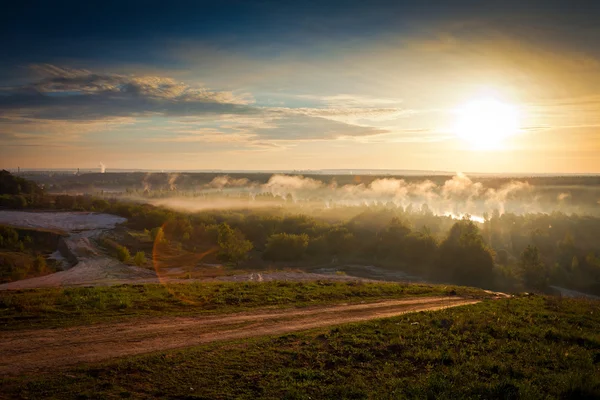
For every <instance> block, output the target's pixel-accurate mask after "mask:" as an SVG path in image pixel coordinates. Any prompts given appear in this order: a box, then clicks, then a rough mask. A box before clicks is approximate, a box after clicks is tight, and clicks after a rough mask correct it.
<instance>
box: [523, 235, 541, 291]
mask: <svg viewBox="0 0 600 400" xmlns="http://www.w3.org/2000/svg"><path fill="white" fill-rule="evenodd" d="M519 270H520V273H521V277H522V279H523V283H524V284H525V286H526V287H529V288H532V289H535V290H544V289H546V287H547V286H548V270H547V268H546V266H545V265H544V262H543V261H542V259H541V258H540V252H539V250H538V248H537V247H535V246H531V245H529V246H527V248H526V249H525V250H524V251H523V253H521V258H520V260H519Z"/></svg>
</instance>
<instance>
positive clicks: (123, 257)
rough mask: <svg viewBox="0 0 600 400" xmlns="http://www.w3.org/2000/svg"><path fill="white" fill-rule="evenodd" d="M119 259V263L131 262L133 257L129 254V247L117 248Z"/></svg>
mask: <svg viewBox="0 0 600 400" xmlns="http://www.w3.org/2000/svg"><path fill="white" fill-rule="evenodd" d="M117 258H118V259H119V261H121V262H124V263H126V262H127V261H129V259H130V258H131V255H130V254H129V250H128V249H127V247H125V246H118V247H117Z"/></svg>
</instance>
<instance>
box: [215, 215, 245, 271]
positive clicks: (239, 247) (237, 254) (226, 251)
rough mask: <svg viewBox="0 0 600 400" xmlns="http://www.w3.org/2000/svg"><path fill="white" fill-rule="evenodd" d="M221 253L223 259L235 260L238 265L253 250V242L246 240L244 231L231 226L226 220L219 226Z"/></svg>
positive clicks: (220, 256)
mask: <svg viewBox="0 0 600 400" xmlns="http://www.w3.org/2000/svg"><path fill="white" fill-rule="evenodd" d="M217 243H218V244H219V253H218V256H219V258H221V259H222V260H225V261H231V262H234V263H235V264H236V265H238V264H239V263H240V261H243V260H245V259H246V258H247V257H248V252H249V251H250V250H252V242H250V241H249V240H246V238H245V237H244V235H243V234H242V232H240V231H239V230H237V229H233V228H231V227H230V226H229V225H228V224H227V223H226V222H223V223H222V224H220V225H219V227H218V239H217Z"/></svg>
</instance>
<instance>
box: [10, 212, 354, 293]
mask: <svg viewBox="0 0 600 400" xmlns="http://www.w3.org/2000/svg"><path fill="white" fill-rule="evenodd" d="M125 221H126V220H125V219H124V218H121V217H118V216H115V215H110V214H97V213H84V212H28V211H0V224H7V225H12V226H16V227H25V228H41V229H57V230H60V231H64V232H67V234H68V235H69V236H68V237H66V238H64V242H65V245H66V246H67V247H68V250H69V251H70V252H71V253H72V254H74V255H75V256H76V258H77V260H78V262H77V263H76V265H75V266H73V267H71V268H68V269H66V270H64V271H60V272H56V273H54V274H50V275H45V276H41V277H37V278H30V279H24V280H20V281H16V282H10V283H5V284H1V285H0V290H21V289H33V288H42V287H62V286H110V285H121V284H128V283H135V284H140V283H165V282H170V283H173V282H182V283H183V282H193V281H195V280H193V279H177V278H172V277H169V276H162V277H161V278H160V279H159V277H158V276H157V275H156V272H155V271H154V270H150V269H146V268H139V267H135V266H131V265H125V264H123V263H121V262H119V261H118V260H116V259H114V258H112V257H109V256H107V255H106V254H104V253H103V252H102V250H101V249H99V248H98V247H97V246H96V245H95V243H94V240H95V239H97V238H98V237H99V236H100V235H101V234H102V233H104V232H106V231H107V230H110V229H114V228H115V226H116V225H117V224H120V223H123V222H125ZM51 257H53V258H55V259H56V258H61V254H60V252H58V253H57V252H55V253H54V254H53V255H52V256H51ZM205 280H211V279H205ZM214 280H217V281H233V282H242V281H257V282H262V281H273V280H284V281H310V280H336V281H349V280H353V281H355V280H364V279H360V278H356V277H352V276H345V275H335V274H322V273H320V274H319V273H303V272H265V273H249V274H242V275H232V276H222V277H219V278H216V279H214Z"/></svg>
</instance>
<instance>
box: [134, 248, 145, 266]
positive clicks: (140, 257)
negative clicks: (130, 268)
mask: <svg viewBox="0 0 600 400" xmlns="http://www.w3.org/2000/svg"><path fill="white" fill-rule="evenodd" d="M133 263H134V264H135V265H137V266H138V267H140V266H142V265H144V264H146V253H144V252H143V251H138V252H137V253H135V257H134V258H133Z"/></svg>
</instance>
